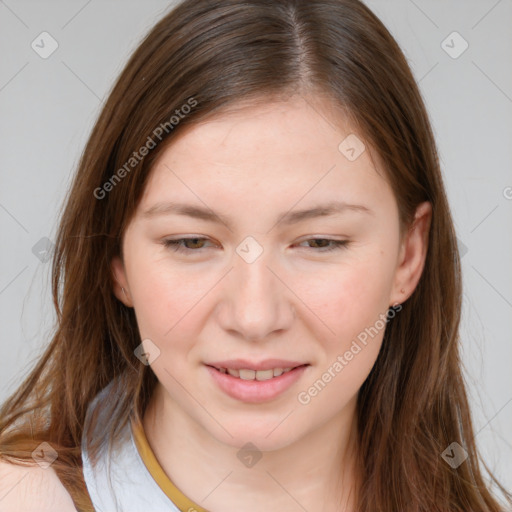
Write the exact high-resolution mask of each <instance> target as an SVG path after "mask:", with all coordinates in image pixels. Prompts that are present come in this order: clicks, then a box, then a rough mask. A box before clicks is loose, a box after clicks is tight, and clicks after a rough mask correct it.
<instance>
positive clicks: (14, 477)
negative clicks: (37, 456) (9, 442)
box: [0, 459, 76, 512]
mask: <svg viewBox="0 0 512 512" xmlns="http://www.w3.org/2000/svg"><path fill="white" fill-rule="evenodd" d="M55 510H59V511H62V512H76V508H75V506H74V504H73V500H72V499H71V496H70V495H69V493H68V492H67V491H66V489H65V487H64V486H63V485H62V483H61V481H60V480H59V477H58V476H57V473H55V471H54V470H53V468H52V467H51V466H50V467H48V468H41V467H39V466H37V465H36V466H20V465H18V464H11V463H9V462H6V461H5V460H1V459H0V511H10V512H32V511H34V512H35V511H37V512H50V511H52V512H53V511H55Z"/></svg>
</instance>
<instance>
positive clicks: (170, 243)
mask: <svg viewBox="0 0 512 512" xmlns="http://www.w3.org/2000/svg"><path fill="white" fill-rule="evenodd" d="M330 236H332V235H317V236H313V235H309V236H308V235H307V236H306V237H303V239H302V240H300V241H298V242H296V244H294V245H297V244H301V243H304V242H309V241H311V240H323V241H326V242H330V243H331V245H330V246H329V247H327V248H323V247H320V248H315V247H309V248H308V247H301V249H309V250H310V251H312V252H314V253H315V252H316V253H325V252H333V251H335V250H341V249H345V248H346V247H347V246H348V245H349V244H350V243H351V242H350V240H348V239H346V238H344V239H337V238H330ZM188 240H200V241H205V242H211V240H210V239H209V237H205V236H183V237H181V238H168V239H164V240H162V242H161V243H162V244H163V245H164V247H166V248H169V249H172V250H173V251H174V252H177V253H184V254H192V253H195V252H197V253H198V252H201V251H202V250H203V249H206V247H199V248H197V249H188V248H186V247H183V246H182V245H181V243H182V242H185V243H186V242H187V241H188Z"/></svg>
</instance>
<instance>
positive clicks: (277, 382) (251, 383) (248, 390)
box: [206, 365, 309, 403]
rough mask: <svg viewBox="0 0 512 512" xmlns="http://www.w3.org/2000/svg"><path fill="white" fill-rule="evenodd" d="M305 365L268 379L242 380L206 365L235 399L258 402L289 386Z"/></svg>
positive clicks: (281, 391)
mask: <svg viewBox="0 0 512 512" xmlns="http://www.w3.org/2000/svg"><path fill="white" fill-rule="evenodd" d="M307 366H309V365H304V366H297V368H294V369H293V370H290V371H289V372H286V373H283V374H282V375H280V376H279V377H273V378H272V379H268V380H242V379H239V378H238V377H233V376H232V375H229V373H221V372H220V371H219V370H217V369H215V368H213V367H212V366H206V368H207V370H208V371H209V372H210V375H211V376H212V378H213V380H214V381H215V382H216V383H217V384H218V386H219V387H220V389H221V390H222V391H224V393H226V394H227V395H229V396H230V397H231V398H234V399H235V400H240V401H242V402H249V403H259V402H266V401H268V400H272V399H273V398H275V397H277V396H278V395H280V394H281V393H283V392H284V391H286V390H287V389H288V388H290V387H291V386H292V385H293V384H294V383H295V382H297V380H299V379H300V377H301V375H302V374H303V373H304V371H305V370H306V368H307Z"/></svg>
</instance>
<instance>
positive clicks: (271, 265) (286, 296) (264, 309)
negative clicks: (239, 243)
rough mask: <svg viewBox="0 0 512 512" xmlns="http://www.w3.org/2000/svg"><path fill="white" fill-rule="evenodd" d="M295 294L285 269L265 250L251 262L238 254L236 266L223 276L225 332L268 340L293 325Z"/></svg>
mask: <svg viewBox="0 0 512 512" xmlns="http://www.w3.org/2000/svg"><path fill="white" fill-rule="evenodd" d="M280 274H281V275H280ZM293 297H294V295H293V293H292V292H291V291H290V289H289V288H288V287H287V286H286V276H285V275H284V271H282V270H279V267H278V265H277V264H276V263H275V261H274V262H272V261H270V258H268V257H267V253H266V252H265V251H264V252H263V254H261V255H260V256H259V257H258V258H257V259H256V260H255V261H253V262H251V263H249V262H247V261H245V260H244V259H243V258H241V257H239V256H238V255H235V258H234V260H233V269H232V270H231V272H229V273H228V275H227V276H226V277H225V279H224V288H223V291H222V299H221V302H220V304H219V309H218V320H219V323H220V325H221V327H222V328H223V329H224V330H225V331H226V332H229V333H230V334H231V335H236V336H238V337H239V338H240V339H245V340H250V341H259V340H266V339H268V338H269V337H272V335H275V334H276V333H278V332H284V331H286V330H287V329H289V328H290V327H291V325H292V322H293V319H294V318H295V308H294V303H293Z"/></svg>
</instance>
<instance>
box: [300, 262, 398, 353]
mask: <svg viewBox="0 0 512 512" xmlns="http://www.w3.org/2000/svg"><path fill="white" fill-rule="evenodd" d="M391 274H392V265H391V262H390V261H384V260H383V259H381V260H380V261H379V260H378V259H375V258H371V259H370V258H368V259H366V260H363V259H358V261H357V262H355V261H354V262H348V263H346V262H344V263H343V264H340V265H338V266H326V267H325V268H324V269H322V271H321V272H318V273H315V275H314V276H313V275H311V276H308V277H306V278H301V280H300V284H299V283H298V286H297V288H296V289H297V290H299V291H298V292H297V295H298V296H300V297H301V299H302V300H303V302H304V304H305V305H306V306H307V307H308V308H309V309H310V310H311V311H313V312H314V313H315V315H316V318H317V319H319V320H320V321H321V322H322V323H323V324H324V326H325V332H326V333H327V336H326V337H325V338H324V339H326V340H329V343H330V344H331V345H332V346H333V347H335V348H340V347H344V346H345V345H347V344H348V345H350V342H351V340H352V339H353V338H354V337H356V336H357V335H358V334H359V333H360V332H362V331H364V329H365V328H367V327H371V326H373V325H374V324H375V322H376V321H377V320H378V319H379V317H380V315H381V313H385V312H386V311H387V307H388V300H389V292H390V286H391V282H392V276H391Z"/></svg>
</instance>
